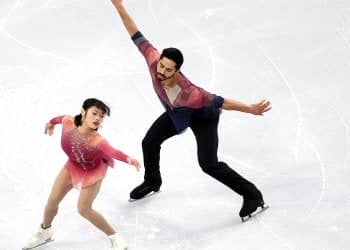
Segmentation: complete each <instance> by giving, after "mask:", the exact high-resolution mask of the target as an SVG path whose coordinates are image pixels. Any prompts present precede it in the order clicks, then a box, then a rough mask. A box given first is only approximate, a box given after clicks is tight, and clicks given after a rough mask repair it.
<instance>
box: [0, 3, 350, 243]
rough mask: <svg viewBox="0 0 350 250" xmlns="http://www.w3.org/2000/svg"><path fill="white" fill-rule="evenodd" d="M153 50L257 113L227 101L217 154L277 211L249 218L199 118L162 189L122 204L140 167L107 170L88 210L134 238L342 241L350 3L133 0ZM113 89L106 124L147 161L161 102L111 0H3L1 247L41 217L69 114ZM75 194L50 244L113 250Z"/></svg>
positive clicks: (172, 148) (173, 153) (169, 146)
mask: <svg viewBox="0 0 350 250" xmlns="http://www.w3.org/2000/svg"><path fill="white" fill-rule="evenodd" d="M125 5H126V7H127V9H128V10H129V12H130V14H131V15H132V16H133V17H134V19H135V21H136V23H137V24H138V27H139V28H140V30H141V31H142V32H143V33H144V35H145V36H146V37H147V38H148V39H149V40H150V41H151V42H152V43H153V44H154V45H155V46H156V47H158V48H159V49H162V48H164V47H169V46H175V47H178V48H180V49H181V50H182V51H183V53H184V55H185V63H184V65H183V68H182V71H183V72H184V73H185V74H186V75H187V76H188V77H189V78H190V79H191V80H192V82H194V83H195V84H197V85H199V86H201V87H203V88H205V89H207V90H209V91H211V92H213V93H216V94H218V95H222V96H223V97H230V98H235V99H238V100H241V101H244V102H247V103H251V102H256V101H259V100H261V99H263V98H267V99H269V100H270V101H271V102H272V104H273V109H272V110H271V111H270V112H268V113H267V114H266V115H265V116H263V117H254V116H252V115H248V114H243V113H239V112H227V111H224V112H223V114H222V116H221V122H220V126H219V134H220V147H219V157H220V159H221V160H224V161H226V162H227V163H228V164H229V165H230V166H231V167H232V168H234V169H235V170H236V171H238V172H239V173H241V174H242V175H243V176H245V177H246V178H248V179H249V180H251V181H253V182H254V183H255V184H256V185H257V186H258V187H259V188H260V189H262V191H263V193H264V196H265V200H266V202H267V203H268V204H269V205H270V209H269V210H267V211H266V212H265V213H264V214H262V215H261V216H259V217H255V218H254V219H252V220H251V221H249V222H248V223H245V224H242V223H241V222H240V218H239V216H238V211H239V209H240V207H241V202H242V201H241V198H240V197H239V196H238V195H236V194H235V193H233V192H232V191H231V190H229V189H227V188H226V187H225V186H223V185H222V184H220V183H218V182H216V181H215V180H213V179H211V178H210V177H208V176H206V175H205V174H204V173H203V172H202V171H201V170H200V168H199V166H198V163H197V159H196V146H195V140H194V137H193V135H192V132H191V131H190V130H188V131H186V133H184V134H182V135H181V136H177V137H174V138H172V139H171V140H169V141H167V142H166V143H164V145H163V148H162V152H161V170H162V174H163V182H164V184H163V186H162V192H161V193H159V194H158V195H156V196H152V197H150V198H149V199H145V200H142V201H139V202H134V203H129V202H128V201H127V200H128V197H129V192H130V191H131V190H132V189H133V188H134V187H135V186H136V185H138V184H139V183H141V181H142V179H143V172H141V173H137V172H136V171H135V170H134V169H133V168H131V167H129V166H127V165H126V164H123V163H117V164H116V168H115V169H110V170H109V172H108V176H107V177H106V179H105V181H104V183H103V186H102V189H101V192H100V194H99V196H98V198H97V200H96V202H95V208H96V209H97V210H99V211H100V212H101V213H102V214H104V215H105V217H106V218H107V219H108V220H109V221H110V222H111V223H112V224H113V225H115V227H116V228H117V230H118V231H119V232H121V233H122V234H123V235H124V237H125V238H126V240H127V241H128V243H129V249H130V250H151V249H152V250H164V249H167V250H175V249H179V250H180V249H181V250H193V249H196V250H226V249H236V250H243V249H249V250H250V249H259V250H263V249H266V250H271V249H278V250H281V249H315V250H316V249H317V250H319V249H332V250H335V249H349V243H350V240H349V238H348V237H349V231H350V191H349V189H350V182H349V175H350V169H349V165H350V112H349V106H350V83H349V79H350V2H349V1H345V0H339V1H337V0H333V1H331V0H329V1H327V0H307V1H302V0H294V1H292V0H271V1H265V0H252V1H241V0H238V1H227V0H225V1H224V0H216V1H208V0H201V1H199V0H191V1H189V0H178V1H169V0H152V1H151V0H150V1H146V0H144V1H141V0H130V1H125ZM88 97H97V98H100V99H102V100H104V101H105V102H107V103H108V104H109V105H110V106H111V109H112V116H111V117H110V118H107V119H106V120H105V124H104V127H103V129H102V130H101V133H102V134H103V135H104V136H105V137H106V138H108V140H109V141H110V143H111V144H112V145H114V146H115V147H116V148H119V149H121V150H123V151H124V152H126V153H128V154H130V155H133V156H135V157H137V158H139V159H140V160H142V151H141V140H142V138H143V136H144V134H145V133H146V131H147V129H148V128H149V126H150V125H151V123H152V122H153V121H154V120H155V119H156V118H157V117H158V116H159V115H160V114H161V112H162V111H163V110H162V106H161V105H160V103H159V101H158V98H157V97H156V95H155V94H154V92H153V89H152V85H151V81H150V77H149V75H148V72H147V67H146V65H145V62H144V60H143V58H142V56H141V55H140V54H139V52H138V51H137V49H136V48H135V46H134V45H133V43H132V42H131V40H130V38H129V36H128V35H127V32H126V31H125V29H124V27H123V26H122V24H121V21H120V19H119V17H118V16H117V14H116V12H115V10H114V8H113V7H112V5H111V3H110V2H109V1H107V0H104V1H98V0H86V1H81V0H79V1H77V0H74V1H73V0H62V1H52V0H33V1H29V0H1V2H0V110H1V111H0V121H1V122H0V138H1V148H0V194H1V195H0V204H1V208H0V209H1V210H0V211H1V215H2V216H1V217H0V249H4V250H9V249H17V250H18V249H21V247H22V246H23V244H24V242H25V241H26V239H28V237H30V235H31V234H32V233H33V232H35V231H36V229H37V228H38V227H39V224H40V222H41V218H42V212H43V208H44V205H45V202H46V199H47V197H48V194H49V191H50V189H51V185H52V183H53V180H54V178H55V176H56V175H57V173H58V172H59V170H60V169H61V168H62V166H63V164H64V162H65V160H66V156H65V155H64V153H63V152H62V150H61V149H60V132H61V130H60V127H57V129H56V131H55V132H56V133H55V135H54V136H53V137H48V136H46V135H44V133H43V128H44V124H45V123H46V122H47V121H48V120H49V119H50V118H52V117H54V116H56V115H61V114H71V115H75V114H77V113H78V112H79V111H80V107H81V104H82V102H83V101H84V99H86V98H88ZM77 197H78V191H77V190H73V191H72V192H71V193H69V194H68V196H67V197H66V199H65V200H64V201H63V203H62V204H61V206H60V210H59V214H58V216H57V218H56V220H55V222H54V224H53V226H54V230H55V232H54V238H55V241H54V242H53V243H50V244H49V245H47V246H44V247H42V248H41V249H52V250H53V249H60V250H61V249H62V250H68V249H71V250H73V249H105V248H106V247H107V246H108V241H107V239H106V237H105V236H104V234H103V233H101V232H99V231H98V230H97V229H96V228H94V227H93V226H92V225H90V223H89V222H87V221H86V220H84V219H83V218H81V217H80V216H79V215H78V212H77V208H76V203H77Z"/></svg>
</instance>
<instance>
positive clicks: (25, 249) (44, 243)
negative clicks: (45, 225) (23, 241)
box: [22, 238, 54, 250]
mask: <svg viewBox="0 0 350 250" xmlns="http://www.w3.org/2000/svg"><path fill="white" fill-rule="evenodd" d="M52 241H54V239H52V238H51V239H48V240H46V241H45V242H43V243H41V244H39V245H37V246H35V247H30V248H27V247H23V248H22V250H30V249H37V248H38V247H40V246H43V245H46V244H47V243H50V242H52Z"/></svg>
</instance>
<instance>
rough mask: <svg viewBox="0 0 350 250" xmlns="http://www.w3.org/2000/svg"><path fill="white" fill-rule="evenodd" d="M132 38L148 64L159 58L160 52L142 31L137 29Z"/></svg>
mask: <svg viewBox="0 0 350 250" xmlns="http://www.w3.org/2000/svg"><path fill="white" fill-rule="evenodd" d="M131 39H132V40H133V41H134V43H135V45H136V46H137V48H138V49H139V51H140V52H141V54H142V55H143V56H144V57H145V59H146V62H147V64H148V66H150V65H152V64H153V63H155V62H157V61H158V60H159V57H160V54H159V52H158V50H157V49H156V48H154V47H153V45H152V44H151V43H150V42H149V41H148V40H147V39H146V38H145V37H144V36H143V35H142V33H141V32H140V31H137V32H136V33H135V34H134V35H133V36H132V37H131Z"/></svg>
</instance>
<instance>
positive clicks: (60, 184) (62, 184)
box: [42, 168, 72, 228]
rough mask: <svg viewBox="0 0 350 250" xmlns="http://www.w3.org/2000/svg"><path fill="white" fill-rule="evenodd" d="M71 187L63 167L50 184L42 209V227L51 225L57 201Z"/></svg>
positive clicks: (55, 212)
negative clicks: (43, 208) (48, 193)
mask: <svg viewBox="0 0 350 250" xmlns="http://www.w3.org/2000/svg"><path fill="white" fill-rule="evenodd" d="M71 189H72V183H71V178H70V175H69V173H68V171H67V170H66V169H65V168H63V169H62V170H61V171H60V173H59V174H58V175H57V177H56V180H55V182H54V184H53V186H52V189H51V193H50V195H49V198H48V200H47V203H46V206H45V210H44V218H43V222H42V228H46V227H49V226H51V223H52V221H53V219H54V218H55V216H56V214H57V211H58V206H59V203H60V202H61V201H62V199H63V198H64V196H65V195H66V194H67V193H68V192H69V191H70V190H71Z"/></svg>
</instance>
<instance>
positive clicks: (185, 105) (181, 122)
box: [131, 31, 224, 133]
mask: <svg viewBox="0 0 350 250" xmlns="http://www.w3.org/2000/svg"><path fill="white" fill-rule="evenodd" d="M131 39H132V40H133V41H134V43H135V45H136V46H137V47H138V49H139V50H140V52H141V54H142V55H143V56H144V57H145V59H146V62H147V65H148V69H149V71H150V74H151V77H152V82H153V88H154V90H155V92H156V94H157V96H158V98H159V100H160V102H161V103H162V104H163V106H164V108H165V109H166V112H167V113H168V115H169V116H170V118H171V120H172V121H173V123H174V125H175V128H176V131H177V132H178V133H180V132H182V131H183V130H185V129H186V128H187V127H188V126H189V123H190V120H191V117H192V115H193V114H196V116H197V117H201V118H210V117H217V116H218V115H219V113H220V108H221V106H222V104H223V103H224V98H222V97H221V96H217V95H215V94H211V93H209V92H207V91H205V90H204V89H202V88H200V87H198V86H196V85H194V84H193V83H191V82H190V80H188V79H187V77H186V76H184V75H183V74H182V73H181V72H180V71H178V72H177V73H176V80H177V85H178V86H179V87H180V88H181V91H180V93H179V94H178V95H177V97H176V99H175V100H174V103H171V102H170V100H169V98H168V96H167V94H166V91H165V90H164V88H163V86H162V84H161V81H160V80H159V79H158V78H157V63H158V61H159V59H160V53H159V52H158V50H157V49H155V48H154V47H153V46H152V44H151V43H150V42H149V41H148V40H147V39H146V38H145V37H144V36H143V35H142V33H141V32H140V31H137V32H136V33H135V34H134V35H133V36H132V37H131Z"/></svg>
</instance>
